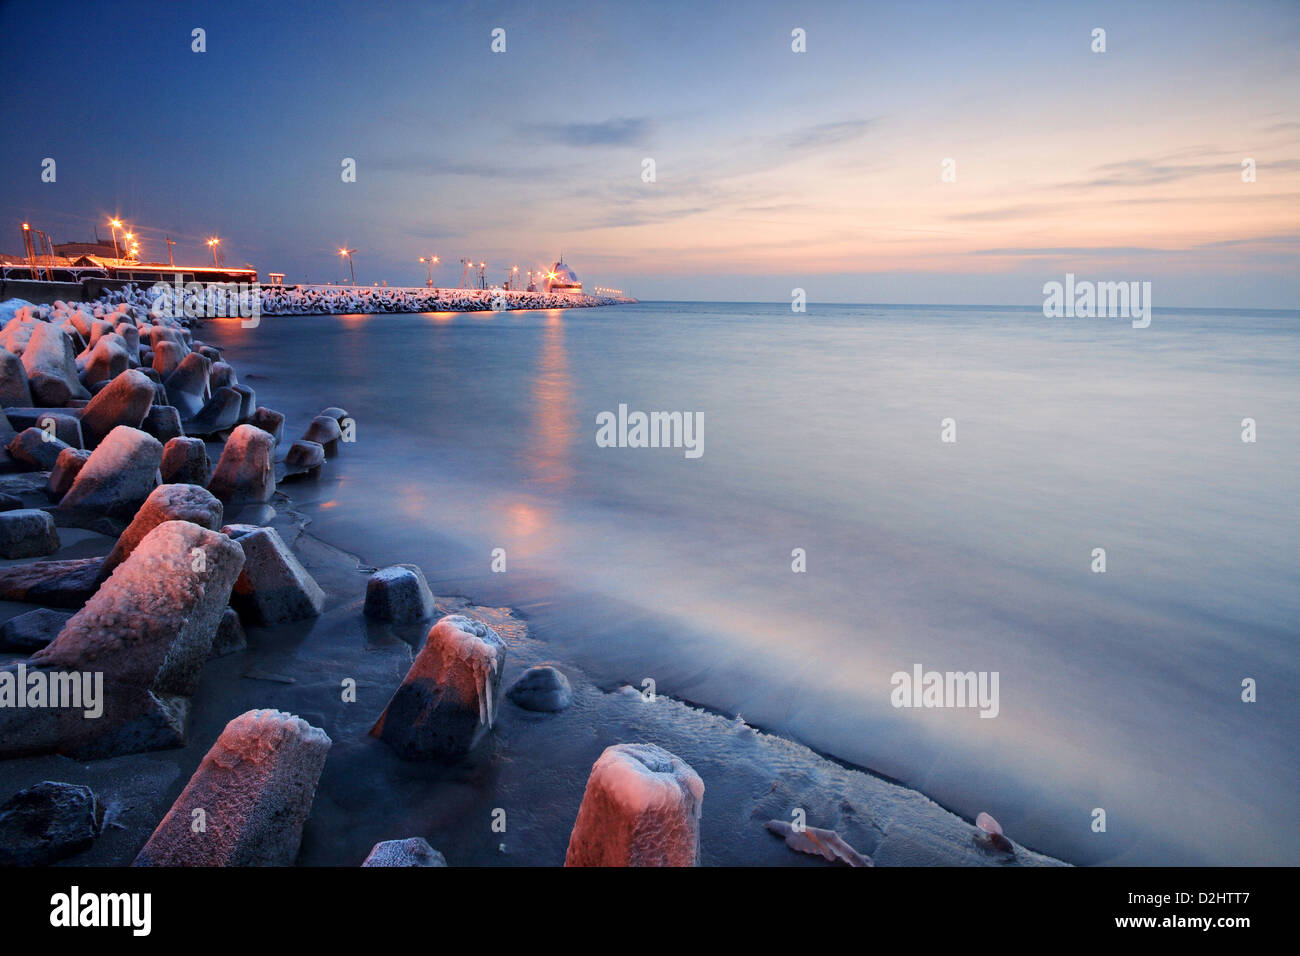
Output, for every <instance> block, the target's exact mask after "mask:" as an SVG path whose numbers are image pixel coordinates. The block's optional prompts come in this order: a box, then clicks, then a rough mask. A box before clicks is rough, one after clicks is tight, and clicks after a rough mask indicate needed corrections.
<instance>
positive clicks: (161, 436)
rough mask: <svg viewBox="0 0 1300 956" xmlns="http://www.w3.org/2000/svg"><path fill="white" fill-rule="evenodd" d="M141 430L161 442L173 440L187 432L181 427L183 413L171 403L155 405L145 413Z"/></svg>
mask: <svg viewBox="0 0 1300 956" xmlns="http://www.w3.org/2000/svg"><path fill="white" fill-rule="evenodd" d="M140 431H142V432H145V433H147V434H150V435H152V436H153V437H154V438H156V439H158V440H159V441H161V442H168V441H171V440H172V439H173V438H179V437H181V436H182V435H184V434H185V431H184V429H182V428H181V413H180V412H178V411H177V410H176V409H174V408H173V407H172V406H170V405H154V406H152V407H151V408H150V409H149V411H148V412H146V413H145V416H144V421H142V422H141V423H140Z"/></svg>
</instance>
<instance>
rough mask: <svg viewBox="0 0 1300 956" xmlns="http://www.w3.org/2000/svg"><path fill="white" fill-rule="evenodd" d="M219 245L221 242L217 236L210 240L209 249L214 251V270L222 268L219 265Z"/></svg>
mask: <svg viewBox="0 0 1300 956" xmlns="http://www.w3.org/2000/svg"><path fill="white" fill-rule="evenodd" d="M219 245H221V240H220V239H218V238H217V237H216V236H213V237H212V238H211V239H209V240H208V248H209V249H211V250H212V268H214V269H217V268H220V266H219V265H218V264H217V246H219Z"/></svg>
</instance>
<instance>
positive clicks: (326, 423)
mask: <svg viewBox="0 0 1300 956" xmlns="http://www.w3.org/2000/svg"><path fill="white" fill-rule="evenodd" d="M342 437H343V430H342V429H341V428H339V423H338V422H337V421H335V420H334V419H333V418H330V417H329V416H328V415H317V416H316V417H315V418H313V419H312V420H311V424H310V425H308V426H307V431H306V432H305V433H303V436H302V440H303V441H314V442H316V444H318V445H320V446H321V447H322V448H324V449H325V454H326V455H328V456H329V457H331V458H333V457H334V456H335V455H337V454H338V452H339V439H341V438H342Z"/></svg>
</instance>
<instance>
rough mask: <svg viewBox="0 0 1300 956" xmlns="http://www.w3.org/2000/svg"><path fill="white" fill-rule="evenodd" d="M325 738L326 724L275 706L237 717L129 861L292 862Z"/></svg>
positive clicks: (191, 863) (162, 863) (155, 863)
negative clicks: (323, 726)
mask: <svg viewBox="0 0 1300 956" xmlns="http://www.w3.org/2000/svg"><path fill="white" fill-rule="evenodd" d="M330 745H331V741H330V738H329V737H328V736H327V735H326V733H325V731H323V730H321V729H319V728H318V727H313V726H311V725H310V724H308V723H307V722H306V721H305V720H302V719H301V718H299V717H294V716H293V715H291V714H286V713H283V712H281V711H278V710H250V711H248V712H247V713H244V714H241V715H240V716H238V717H236V718H235V719H234V720H232V721H231V722H230V723H228V724H227V725H226V729H225V730H223V731H222V732H221V736H220V737H218V738H217V741H216V743H214V744H213V745H212V749H211V750H209V751H208V753H207V755H206V756H205V757H204V758H203V760H202V762H201V763H200V764H199V767H198V769H197V770H195V771H194V776H192V777H190V781H189V783H187V784H186V785H185V789H184V790H183V791H181V795H180V796H179V797H177V798H176V802H175V803H174V804H172V807H171V809H170V810H168V811H167V815H166V816H165V817H163V819H162V822H161V823H159V824H158V827H157V829H155V830H154V831H153V834H152V835H151V836H150V837H149V840H148V841H147V842H146V843H145V845H144V848H143V849H141V850H140V853H139V855H138V856H137V857H136V858H135V863H134V865H135V866H291V865H292V864H293V861H294V859H295V858H296V857H297V856H298V849H299V847H300V846H301V845H302V830H303V826H304V824H306V822H307V817H308V816H309V815H310V813H311V805H312V800H313V799H315V796H316V785H317V783H318V782H319V781H320V775H321V770H322V769H323V768H324V766H325V758H326V756H327V755H328V753H329V749H330ZM195 811H202V814H201V816H202V819H203V822H204V826H203V828H202V830H201V832H195V831H196V829H198V828H196V827H195V826H194V821H195V819H196V816H198V814H196V813H195Z"/></svg>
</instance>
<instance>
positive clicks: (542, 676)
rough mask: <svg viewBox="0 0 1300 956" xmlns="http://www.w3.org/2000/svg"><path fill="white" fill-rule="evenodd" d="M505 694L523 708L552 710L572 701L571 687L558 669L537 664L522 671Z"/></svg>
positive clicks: (567, 704)
mask: <svg viewBox="0 0 1300 956" xmlns="http://www.w3.org/2000/svg"><path fill="white" fill-rule="evenodd" d="M507 696H508V697H509V698H510V699H511V700H512V701H514V702H515V704H517V705H518V706H520V707H522V708H523V709H524V710H538V711H547V712H554V711H558V710H564V708H566V707H568V706H569V704H571V703H573V688H572V687H571V686H569V679H568V678H567V677H565V676H564V675H563V674H562V673H560V671H558V670H556V669H555V668H554V667H551V666H550V665H549V664H539V665H537V666H536V667H530V668H528V670H526V671H524V673H523V676H521V677H520V678H519V680H517V681H515V684H514V686H513V687H511V688H510V690H509V692H508V693H507Z"/></svg>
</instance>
